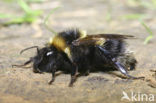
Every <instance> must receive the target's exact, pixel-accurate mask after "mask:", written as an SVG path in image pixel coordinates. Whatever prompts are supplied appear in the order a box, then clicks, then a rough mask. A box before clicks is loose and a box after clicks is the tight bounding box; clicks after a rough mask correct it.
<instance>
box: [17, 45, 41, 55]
mask: <svg viewBox="0 0 156 103" xmlns="http://www.w3.org/2000/svg"><path fill="white" fill-rule="evenodd" d="M32 48H36V49H37V53H39V48H38V46H32V47H28V48H25V49H23V50H21V51H20V54H22V53H23V52H24V51H26V50H29V49H32Z"/></svg>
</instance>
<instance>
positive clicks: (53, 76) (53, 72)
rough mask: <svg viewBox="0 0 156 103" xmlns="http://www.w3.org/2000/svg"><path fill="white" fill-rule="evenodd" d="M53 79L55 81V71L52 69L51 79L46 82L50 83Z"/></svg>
mask: <svg viewBox="0 0 156 103" xmlns="http://www.w3.org/2000/svg"><path fill="white" fill-rule="evenodd" d="M54 81H55V71H52V78H51V80H50V81H49V82H48V84H49V85H51V84H52V83H53V82H54Z"/></svg>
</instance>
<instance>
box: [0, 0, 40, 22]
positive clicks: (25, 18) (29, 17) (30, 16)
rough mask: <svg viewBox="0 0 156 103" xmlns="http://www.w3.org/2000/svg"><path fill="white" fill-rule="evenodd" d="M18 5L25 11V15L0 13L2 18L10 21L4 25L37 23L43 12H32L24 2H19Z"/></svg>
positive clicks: (22, 0) (21, 0)
mask: <svg viewBox="0 0 156 103" xmlns="http://www.w3.org/2000/svg"><path fill="white" fill-rule="evenodd" d="M18 4H19V6H20V7H21V9H22V10H23V11H24V15H22V16H14V15H10V14H2V13H0V18H7V19H10V20H9V21H7V22H5V23H4V24H3V25H10V24H21V23H32V22H34V21H36V20H37V18H38V17H39V16H40V15H41V13H42V11H41V10H32V9H31V8H30V7H29V5H28V4H27V3H26V2H25V1H24V0H18Z"/></svg>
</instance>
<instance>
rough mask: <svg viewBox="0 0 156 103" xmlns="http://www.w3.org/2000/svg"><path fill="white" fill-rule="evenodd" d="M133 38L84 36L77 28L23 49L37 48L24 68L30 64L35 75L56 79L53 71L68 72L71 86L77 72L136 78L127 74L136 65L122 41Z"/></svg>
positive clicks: (128, 36)
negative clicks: (111, 72)
mask: <svg viewBox="0 0 156 103" xmlns="http://www.w3.org/2000/svg"><path fill="white" fill-rule="evenodd" d="M128 38H133V36H130V35H118V34H96V35H87V34H86V32H85V31H80V30H78V29H72V30H67V31H63V32H60V33H58V34H57V35H55V36H54V37H53V38H52V39H50V41H49V42H48V43H47V44H46V46H45V47H43V48H41V49H39V47H38V46H33V47H29V48H26V49H24V50H22V51H21V53H23V52H24V51H25V50H28V49H31V48H37V53H36V56H34V57H31V58H30V60H28V61H27V62H25V63H24V64H23V65H14V66H19V67H21V66H26V65H27V64H29V63H31V62H32V63H33V71H34V72H35V73H42V72H50V73H52V79H51V81H50V82H49V84H51V83H52V82H54V80H55V72H56V71H58V70H61V71H64V72H68V73H71V81H70V83H69V86H72V85H73V83H74V82H75V80H76V75H77V72H80V73H83V74H85V75H88V74H89V72H90V71H97V70H102V71H107V68H109V69H110V70H113V69H117V70H119V71H120V72H121V73H122V74H124V75H125V76H126V77H128V78H132V79H138V78H143V77H133V76H131V75H129V74H128V70H134V69H135V67H136V64H137V61H136V59H135V58H134V56H133V54H132V53H130V52H127V50H126V43H125V41H124V40H125V39H128Z"/></svg>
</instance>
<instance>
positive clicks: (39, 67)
mask: <svg viewBox="0 0 156 103" xmlns="http://www.w3.org/2000/svg"><path fill="white" fill-rule="evenodd" d="M57 55H58V52H57V49H56V48H55V47H53V46H50V47H47V46H46V47H43V48H41V49H39V51H38V53H37V54H36V56H35V57H34V59H33V72H35V73H42V72H51V71H52V69H54V68H55V69H56V65H55V64H56V62H58V59H57V58H58V57H57Z"/></svg>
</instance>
